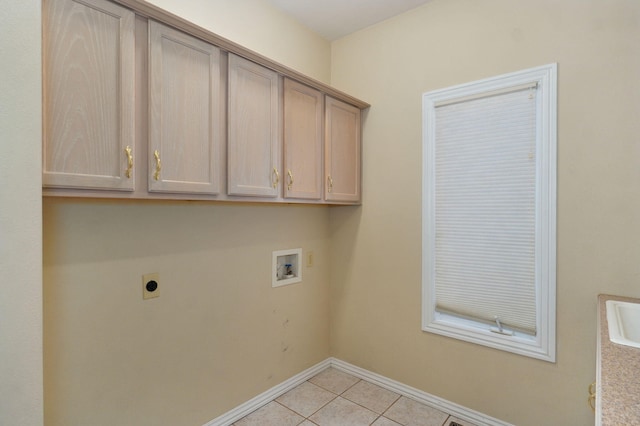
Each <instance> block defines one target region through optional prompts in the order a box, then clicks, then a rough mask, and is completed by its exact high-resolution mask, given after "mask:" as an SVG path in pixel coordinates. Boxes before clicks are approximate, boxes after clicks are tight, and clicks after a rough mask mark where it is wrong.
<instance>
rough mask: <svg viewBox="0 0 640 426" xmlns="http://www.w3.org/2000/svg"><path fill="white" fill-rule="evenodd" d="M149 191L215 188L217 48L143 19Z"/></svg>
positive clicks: (207, 191) (208, 191)
mask: <svg viewBox="0 0 640 426" xmlns="http://www.w3.org/2000/svg"><path fill="white" fill-rule="evenodd" d="M149 49H150V50H149V109H150V116H149V190H150V191H157V192H186V193H204V194H216V193H218V192H219V190H220V177H219V174H220V171H219V165H220V128H221V124H220V111H219V97H220V51H219V49H218V48H217V47H215V46H212V45H210V44H208V43H205V42H203V41H201V40H198V39H196V38H194V37H191V36H188V35H186V34H184V33H181V32H179V31H177V30H174V29H172V28H169V27H166V26H164V25H162V24H159V23H157V22H154V21H150V22H149Z"/></svg>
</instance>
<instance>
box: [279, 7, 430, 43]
mask: <svg viewBox="0 0 640 426" xmlns="http://www.w3.org/2000/svg"><path fill="white" fill-rule="evenodd" d="M268 1H269V2H270V3H271V4H273V5H274V6H275V7H276V8H278V9H280V10H282V11H283V12H285V13H287V14H288V15H291V16H292V17H293V18H295V19H296V20H297V21H299V22H301V23H302V25H304V26H306V27H308V28H310V29H312V30H313V31H315V32H316V33H318V34H320V35H321V36H322V37H324V38H326V39H327V40H329V41H333V40H337V39H339V38H340V37H343V36H345V35H347V34H350V33H352V32H355V31H358V30H361V29H363V28H366V27H368V26H370V25H373V24H376V23H378V22H381V21H384V20H385V19H389V18H391V17H393V16H396V15H399V14H401V13H404V12H406V11H408V10H411V9H413V8H416V7H418V6H421V5H423V4H424V3H426V2H428V1H429V0H268Z"/></svg>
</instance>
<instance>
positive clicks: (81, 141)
mask: <svg viewBox="0 0 640 426" xmlns="http://www.w3.org/2000/svg"><path fill="white" fill-rule="evenodd" d="M134 20H135V16H134V13H133V12H132V11H130V10H128V9H125V8H123V7H120V6H118V5H116V4H113V3H110V2H107V1H102V0H83V1H82V2H80V1H74V0H47V1H45V2H44V4H43V48H44V58H43V61H44V102H43V109H44V111H43V113H44V139H43V146H44V149H43V185H44V186H45V187H68V188H92V189H116V190H128V191H132V190H133V188H134V179H133V172H134V171H133V169H132V167H130V164H131V165H132V162H131V163H130V161H129V159H130V158H132V157H133V147H134V143H133V142H134V90H133V87H134V76H135V74H134V73H135V64H134Z"/></svg>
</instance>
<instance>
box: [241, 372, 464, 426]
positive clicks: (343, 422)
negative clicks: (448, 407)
mask: <svg viewBox="0 0 640 426" xmlns="http://www.w3.org/2000/svg"><path fill="white" fill-rule="evenodd" d="M254 425H255V426H297V425H300V426H361V425H362V426H369V425H372V426H400V425H401V426H457V425H460V426H473V425H472V424H471V423H469V422H465V421H462V420H460V419H456V418H455V417H453V416H450V415H449V414H447V413H444V412H442V411H440V410H437V409H435V408H432V407H429V406H427V405H424V404H421V403H419V402H416V401H414V400H412V399H409V398H407V397H404V396H400V395H398V394H397V393H394V392H391V391H389V390H387V389H384V388H381V387H380V386H378V385H374V384H373V383H369V382H367V381H365V380H361V379H359V378H357V377H354V376H352V375H350V374H347V373H345V372H342V371H340V370H337V369H335V368H328V369H326V370H324V371H322V372H321V373H319V374H317V375H316V376H314V377H312V378H311V379H309V380H307V381H306V382H304V383H302V384H301V385H299V386H297V387H296V388H294V389H292V390H290V391H289V392H287V393H285V394H284V395H282V396H280V397H279V398H276V399H275V400H274V401H271V402H270V403H268V404H267V405H265V406H264V407H262V408H260V409H259V410H256V411H254V412H253V413H251V414H249V415H248V416H246V417H244V418H243V419H240V420H239V421H237V422H236V423H234V426H254Z"/></svg>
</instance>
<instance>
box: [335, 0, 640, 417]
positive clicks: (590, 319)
mask: <svg viewBox="0 0 640 426" xmlns="http://www.w3.org/2000/svg"><path fill="white" fill-rule="evenodd" d="M638 40H640V3H638V2H637V1H635V0H610V1H605V2H603V1H584V0H563V1H561V2H558V1H554V0H542V1H535V2H532V1H528V0H509V1H507V0H485V1H482V2H478V1H475V0H433V1H431V2H429V3H427V4H426V5H425V6H423V7H421V8H420V9H417V10H415V11H413V12H409V13H407V14H404V15H402V16H400V17H397V18H396V19H392V20H390V21H387V22H384V23H382V24H379V25H377V26H375V27H372V28H369V29H366V30H364V31H361V32H358V33H356V34H353V35H351V36H348V37H346V38H343V39H341V40H338V41H336V42H334V43H333V45H332V84H333V85H334V86H336V87H337V88H339V89H342V90H345V91H346V92H348V93H350V94H352V95H354V96H356V97H359V98H361V99H364V100H365V101H367V102H370V103H371V104H372V107H371V109H370V111H369V112H368V114H367V118H366V122H365V125H364V131H363V135H364V154H363V158H364V182H363V188H364V197H363V207H362V209H361V210H349V209H333V210H331V217H330V221H331V233H332V234H331V248H332V249H331V258H330V263H331V265H332V276H331V277H332V289H331V318H332V323H331V348H332V355H333V356H336V357H337V358H340V359H343V360H345V361H347V362H351V363H354V364H356V365H358V366H360V367H363V368H366V369H369V370H372V371H375V372H378V373H381V374H383V375H386V376H388V377H391V378H393V379H396V380H399V381H401V382H404V383H407V384H409V385H411V386H415V387H417V388H419V389H422V390H424V391H426V392H430V393H432V394H435V395H438V396H440V397H443V398H445V399H448V400H450V401H453V402H456V403H458V404H461V405H463V406H467V407H469V408H472V409H475V410H478V411H481V412H485V413H487V414H489V415H492V416H494V417H497V418H500V419H503V420H505V421H508V422H512V423H514V424H518V425H550V424H567V425H586V424H593V415H592V413H591V410H590V409H589V408H588V406H587V404H586V398H587V395H588V394H587V386H588V385H589V384H590V383H591V382H592V381H593V380H594V378H595V347H596V346H595V345H596V334H595V331H596V296H597V294H598V293H613V294H621V295H627V296H635V297H640V284H639V281H638V280H639V277H640V266H639V265H640V262H638V259H640V243H639V242H638V235H640V220H639V219H638V218H639V217H640V166H639V164H640V144H639V143H638V134H640V120H639V119H638V118H639V117H640V78H639V76H640V44H639V43H638ZM551 62H557V63H558V66H559V82H558V86H559V100H558V105H559V121H558V127H559V133H558V167H559V168H558V182H559V184H558V246H557V247H558V273H557V285H558V291H557V297H558V303H557V315H558V322H557V330H558V338H557V346H558V351H557V363H555V364H550V363H546V362H543V361H537V360H533V359H529V358H526V357H522V356H517V355H513V354H509V353H503V352H499V351H497V350H494V349H488V348H484V347H481V346H477V345H473V344H470V343H464V342H459V341H456V340H453V339H449V338H445V337H441V336H436V335H432V334H426V333H423V332H421V331H420V322H421V321H420V299H421V282H420V281H421V260H420V256H421V240H420V233H421V222H420V214H421V212H420V209H421V205H420V203H421V155H422V149H421V94H422V93H423V92H426V91H429V90H433V89H438V88H443V87H447V86H450V85H454V84H459V83H464V82H468V81H473V80H477V79H481V78H485V77H490V76H494V75H498V74H502V73H506V72H511V71H516V70H520V69H525V68H528V67H533V66H537V65H543V64H547V63H551Z"/></svg>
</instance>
